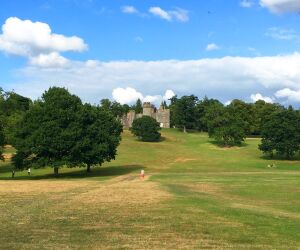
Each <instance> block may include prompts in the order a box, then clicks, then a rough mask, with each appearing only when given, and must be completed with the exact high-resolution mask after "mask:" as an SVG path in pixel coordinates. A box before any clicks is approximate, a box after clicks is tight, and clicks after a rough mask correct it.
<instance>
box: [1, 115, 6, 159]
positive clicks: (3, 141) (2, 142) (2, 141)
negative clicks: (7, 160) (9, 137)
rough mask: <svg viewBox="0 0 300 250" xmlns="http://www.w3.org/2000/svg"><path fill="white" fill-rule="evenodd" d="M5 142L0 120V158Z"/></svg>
mask: <svg viewBox="0 0 300 250" xmlns="http://www.w3.org/2000/svg"><path fill="white" fill-rule="evenodd" d="M4 143H5V136H4V131H3V124H2V121H1V120H0V160H3V155H2V153H3V146H4Z"/></svg>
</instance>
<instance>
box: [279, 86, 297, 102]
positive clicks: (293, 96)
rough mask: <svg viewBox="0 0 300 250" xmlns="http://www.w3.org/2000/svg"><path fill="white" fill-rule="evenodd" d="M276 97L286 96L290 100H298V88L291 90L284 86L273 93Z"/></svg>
mask: <svg viewBox="0 0 300 250" xmlns="http://www.w3.org/2000/svg"><path fill="white" fill-rule="evenodd" d="M275 96H276V97H277V98H287V99H288V101H291V102H300V90H291V89H289V88H284V89H281V90H278V91H277V92H276V93H275Z"/></svg>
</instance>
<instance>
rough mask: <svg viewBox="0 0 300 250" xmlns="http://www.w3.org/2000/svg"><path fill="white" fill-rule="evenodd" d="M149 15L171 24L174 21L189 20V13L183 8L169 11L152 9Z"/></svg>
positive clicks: (157, 8) (158, 8)
mask: <svg viewBox="0 0 300 250" xmlns="http://www.w3.org/2000/svg"><path fill="white" fill-rule="evenodd" d="M149 13H151V14H153V15H154V16H157V17H159V18H161V19H164V20H167V21H169V22H170V21H172V20H174V19H175V20H177V21H179V22H187V21H188V20H189V12H188V11H187V10H184V9H181V8H175V9H174V10H169V11H167V10H163V9H162V8H160V7H151V8H149Z"/></svg>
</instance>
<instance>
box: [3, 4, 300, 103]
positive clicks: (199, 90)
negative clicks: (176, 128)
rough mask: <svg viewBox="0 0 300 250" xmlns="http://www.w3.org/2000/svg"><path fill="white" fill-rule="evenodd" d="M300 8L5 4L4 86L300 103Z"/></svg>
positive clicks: (93, 96) (35, 93) (86, 95)
mask: <svg viewBox="0 0 300 250" xmlns="http://www.w3.org/2000/svg"><path fill="white" fill-rule="evenodd" d="M299 12H300V1H299V0H248V1H247V0H210V1H199V0H190V1H182V0H164V1H162V0H161V1H158V0H157V1H150V0H149V1H147V0H144V1H140V0H139V1H133V0H131V1H130V0H128V1H125V0H48V1H37V0H36V1H21V0H15V1H2V2H1V3H0V25H1V26H2V31H0V86H2V87H3V88H4V89H6V90H11V89H14V90H15V91H17V92H19V93H20V94H23V95H26V96H29V97H31V98H37V97H39V96H40V95H41V94H42V92H43V91H44V90H45V89H47V88H48V87H49V86H53V85H56V86H64V87H66V88H68V89H69V90H70V91H71V92H73V93H75V94H77V95H79V96H80V97H82V98H83V100H85V101H89V102H92V103H97V102H99V100H100V99H101V98H105V97H108V98H111V99H115V100H118V101H120V102H122V103H126V102H127V103H132V102H134V101H135V100H136V98H138V97H140V98H143V99H144V100H147V101H148V100H150V101H153V102H159V101H161V100H162V99H163V98H168V97H169V96H170V95H172V93H175V94H178V95H185V94H196V95H198V96H199V97H203V96H204V95H208V96H209V97H213V98H219V99H220V100H222V101H223V102H224V103H225V102H228V101H230V100H232V99H234V98H240V99H243V100H245V101H255V100H257V99H265V100H267V101H270V102H280V103H283V104H288V103H292V104H294V105H297V106H298V102H299V101H300V72H299V71H300V70H299V69H300V54H299V53H298V51H300V48H299V47H300V28H299V27H300V26H299V22H300V15H299V14H298V13H299ZM37 22H39V23H37ZM41 23H42V25H39V24H41ZM50 29H51V31H50ZM167 90H169V91H168V94H167V95H166V91H167Z"/></svg>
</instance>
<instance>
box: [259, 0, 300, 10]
mask: <svg viewBox="0 0 300 250" xmlns="http://www.w3.org/2000/svg"><path fill="white" fill-rule="evenodd" d="M260 5H261V6H263V7H265V8H268V9H269V10H270V11H271V12H274V13H299V12H300V1H299V0H260Z"/></svg>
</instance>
